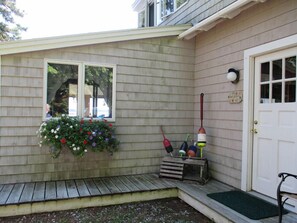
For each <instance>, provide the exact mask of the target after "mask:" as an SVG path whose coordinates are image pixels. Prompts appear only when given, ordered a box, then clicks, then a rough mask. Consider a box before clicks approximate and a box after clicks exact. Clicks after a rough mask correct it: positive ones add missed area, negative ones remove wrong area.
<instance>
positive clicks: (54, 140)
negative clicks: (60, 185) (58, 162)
mask: <svg viewBox="0 0 297 223" xmlns="http://www.w3.org/2000/svg"><path fill="white" fill-rule="evenodd" d="M37 134H38V136H39V137H40V144H39V145H40V146H42V145H48V146H49V147H50V153H51V155H52V157H54V158H57V157H59V155H60V153H61V151H62V149H64V148H68V149H69V150H70V151H71V152H72V154H73V155H74V156H83V155H84V154H85V153H86V152H87V151H88V150H91V151H94V152H98V151H104V150H105V151H107V152H109V153H110V154H113V152H115V151H117V150H118V145H119V141H118V140H117V139H116V138H115V135H114V127H113V126H112V124H110V123H107V122H106V120H98V121H97V120H92V119H89V120H84V119H79V118H78V117H69V116H66V115H62V117H61V118H58V119H56V118H51V119H49V120H47V121H46V122H43V123H42V124H41V125H40V128H39V130H38V131H37Z"/></svg>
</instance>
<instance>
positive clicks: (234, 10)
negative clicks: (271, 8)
mask: <svg viewBox="0 0 297 223" xmlns="http://www.w3.org/2000/svg"><path fill="white" fill-rule="evenodd" d="M265 1H266V0H237V1H236V2H234V3H232V4H231V5H229V6H227V7H226V8H223V9H222V10H220V11H218V12H217V13H215V14H213V15H212V16H210V17H208V18H206V19H204V20H202V21H201V22H199V23H197V24H196V25H194V26H193V27H191V28H190V29H188V30H186V31H185V32H183V33H181V34H180V35H179V36H178V38H179V39H186V40H189V39H191V38H193V37H194V36H196V35H197V34H198V33H199V32H202V31H208V30H210V29H211V28H213V27H214V26H216V25H217V24H218V23H220V22H222V21H224V20H225V19H232V18H234V17H235V16H237V15H238V14H240V13H241V12H242V11H243V10H245V9H247V8H249V7H251V6H253V5H254V4H257V3H263V2H265Z"/></svg>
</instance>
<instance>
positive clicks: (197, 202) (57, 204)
mask: <svg viewBox="0 0 297 223" xmlns="http://www.w3.org/2000/svg"><path fill="white" fill-rule="evenodd" d="M232 189H234V188H232V187H230V186H228V185H225V184H223V183H220V182H217V181H215V180H211V181H209V182H208V183H207V184H205V185H200V184H199V183H197V182H194V181H185V180H184V181H180V180H172V179H168V178H159V177H158V175H157V174H148V175H133V176H119V177H106V178H93V179H80V180H65V181H50V182H35V183H17V184H5V185H0V216H2V217H4V216H12V215H22V214H30V213H39V212H49V211H57V210H67V209H77V208H85V207H93V206H105V205H115V204H122V203H130V202H137V201H146V200H153V199H162V198H168V197H179V198H180V199H182V200H184V201H185V202H186V203H188V204H189V205H191V206H192V207H194V208H196V209H197V210H198V211H200V212H201V213H203V214H204V215H206V216H207V217H209V218H210V219H213V220H215V222H220V223H223V222H236V223H245V222H259V223H260V222H261V223H273V222H275V223H276V222H278V217H273V218H267V219H262V220H260V221H253V220H250V219H248V218H246V217H244V216H242V215H240V214H238V213H237V212H234V211H232V210H231V209H229V208H227V207H225V206H224V205H221V204H219V203H217V202H215V201H213V200H212V199H210V198H208V197H207V194H208V193H214V192H222V191H228V190H232ZM274 202H275V201H274ZM275 203H276V202H275ZM291 222H297V215H295V214H293V213H289V214H286V215H284V217H283V223H291Z"/></svg>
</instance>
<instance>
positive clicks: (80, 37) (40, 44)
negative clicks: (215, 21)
mask: <svg viewBox="0 0 297 223" xmlns="http://www.w3.org/2000/svg"><path fill="white" fill-rule="evenodd" d="M189 28H190V25H177V26H176V25H175V26H162V27H148V28H139V29H130V30H117V31H108V32H98V33H87V34H77V35H69V36H58V37H47V38H39V39H30V40H18V41H8V42H3V43H0V56H1V55H7V54H13V53H24V52H30V51H38V50H49V49H56V48H63V47H73V46H84V45H91V44H99V43H111V42H119V41H128V40H137V39H146V38H155V37H166V36H178V35H179V34H180V33H182V32H184V31H185V30H187V29H189Z"/></svg>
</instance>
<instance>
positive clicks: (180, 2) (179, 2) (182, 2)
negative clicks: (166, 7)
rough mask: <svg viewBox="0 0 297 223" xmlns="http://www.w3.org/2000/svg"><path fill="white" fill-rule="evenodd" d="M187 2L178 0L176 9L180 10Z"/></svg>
mask: <svg viewBox="0 0 297 223" xmlns="http://www.w3.org/2000/svg"><path fill="white" fill-rule="evenodd" d="M186 1H187V0H176V8H177V9H178V8H179V7H180V6H181V5H182V4H184V3H185V2H186Z"/></svg>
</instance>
